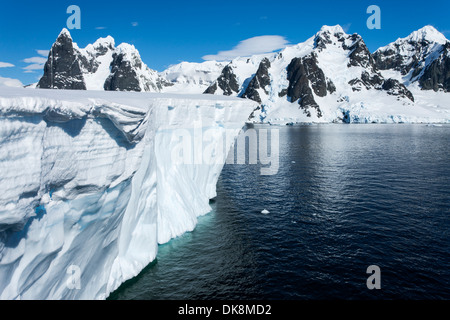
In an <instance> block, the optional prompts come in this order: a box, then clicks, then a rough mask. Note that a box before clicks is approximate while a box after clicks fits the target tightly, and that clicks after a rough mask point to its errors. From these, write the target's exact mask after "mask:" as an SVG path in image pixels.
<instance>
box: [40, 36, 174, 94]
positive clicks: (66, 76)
mask: <svg viewBox="0 0 450 320" xmlns="http://www.w3.org/2000/svg"><path fill="white" fill-rule="evenodd" d="M170 85H171V83H170V82H169V81H167V80H166V79H164V78H163V77H161V76H160V75H159V74H158V72H156V71H154V70H152V69H150V68H148V67H147V65H146V64H145V63H143V61H142V59H141V57H140V55H139V52H138V51H137V49H136V48H135V47H134V46H132V45H129V44H126V43H123V44H121V45H119V46H118V47H115V44H114V39H113V38H112V37H109V36H108V37H106V38H100V39H98V40H97V41H96V42H95V43H94V44H89V45H88V46H87V47H86V48H84V49H80V48H79V47H78V46H77V45H76V44H75V43H73V41H72V38H71V36H70V33H69V31H67V30H66V29H63V31H62V32H61V34H60V35H59V36H58V38H57V40H56V42H55V43H54V44H53V46H52V49H51V51H50V54H49V58H48V61H47V62H46V64H45V67H44V75H43V77H42V78H41V79H40V81H39V83H38V85H37V87H38V88H52V89H78V90H108V91H152V92H159V91H161V90H162V89H163V88H164V87H166V86H170Z"/></svg>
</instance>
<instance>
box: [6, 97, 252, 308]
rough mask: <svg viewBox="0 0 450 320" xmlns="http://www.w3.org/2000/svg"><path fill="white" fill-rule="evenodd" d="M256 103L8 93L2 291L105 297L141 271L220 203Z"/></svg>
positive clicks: (23, 295)
mask: <svg viewBox="0 0 450 320" xmlns="http://www.w3.org/2000/svg"><path fill="white" fill-rule="evenodd" d="M63 95H64V96H63ZM63 97H64V98H63ZM50 98H51V99H50ZM113 101H114V102H113ZM126 103H128V104H126ZM253 108H254V105H253V103H250V102H246V101H243V100H233V99H221V100H220V101H217V100H213V99H212V98H203V97H196V98H188V97H179V96H162V95H150V94H140V95H137V94H132V93H112V94H110V95H108V94H107V93H93V92H84V93H72V92H69V91H66V92H65V93H64V94H62V93H60V92H58V93H54V92H49V91H46V92H45V93H44V92H42V93H41V92H40V90H38V93H35V92H33V93H24V92H22V91H15V92H11V91H10V92H8V93H6V92H0V185H1V189H2V190H1V192H0V298H1V299H104V298H106V297H107V296H108V295H109V293H111V292H112V291H113V290H115V289H116V288H118V286H119V285H120V284H121V283H123V282H124V281H126V280H127V279H130V278H132V277H134V276H136V275H137V274H138V273H139V272H140V271H141V270H142V269H143V268H144V267H145V266H146V265H147V264H148V263H150V262H151V261H152V260H153V259H154V258H155V257H156V254H157V246H158V243H164V242H167V241H169V240H170V239H171V238H173V237H175V236H178V235H181V234H182V233H184V232H186V231H191V230H193V229H194V227H195V225H196V223H197V217H198V216H199V215H202V214H205V213H207V212H209V210H210V208H209V199H210V198H212V197H214V196H215V186H216V183H217V179H218V177H219V175H220V171H221V170H222V167H223V164H224V161H225V156H226V152H227V151H228V150H229V148H230V146H231V144H233V143H234V142H233V141H234V140H233V139H234V137H235V136H236V135H237V134H238V132H239V130H240V129H241V128H242V126H243V125H244V122H245V120H247V118H248V115H249V114H250V113H251V111H252V110H253ZM230 137H231V138H230ZM186 146H188V147H189V148H184V147H186ZM180 150H181V151H182V152H181V155H182V157H181V162H180V161H179V160H180V159H179V157H178V156H179V155H180V152H179V151H180ZM189 150H190V151H189Z"/></svg>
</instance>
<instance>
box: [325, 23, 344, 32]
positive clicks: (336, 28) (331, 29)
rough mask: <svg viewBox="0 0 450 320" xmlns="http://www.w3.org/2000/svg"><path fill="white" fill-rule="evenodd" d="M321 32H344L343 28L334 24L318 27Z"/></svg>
mask: <svg viewBox="0 0 450 320" xmlns="http://www.w3.org/2000/svg"><path fill="white" fill-rule="evenodd" d="M323 32H329V33H331V34H336V33H344V34H345V31H344V29H343V28H342V27H341V26H340V25H339V24H337V25H335V26H326V25H325V26H323V27H322V28H320V31H319V33H323Z"/></svg>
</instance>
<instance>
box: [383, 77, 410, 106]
mask: <svg viewBox="0 0 450 320" xmlns="http://www.w3.org/2000/svg"><path fill="white" fill-rule="evenodd" d="M382 89H383V90H385V91H386V92H387V93H388V94H390V95H393V96H398V97H402V98H408V99H409V100H411V101H412V102H414V96H413V94H412V93H411V91H409V90H408V89H406V87H405V85H404V84H403V83H400V82H399V81H398V80H395V79H387V80H385V81H384V83H383V85H382Z"/></svg>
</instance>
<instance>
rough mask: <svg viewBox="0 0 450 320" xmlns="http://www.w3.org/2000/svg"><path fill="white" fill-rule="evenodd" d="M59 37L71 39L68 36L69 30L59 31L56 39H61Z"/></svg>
mask: <svg viewBox="0 0 450 320" xmlns="http://www.w3.org/2000/svg"><path fill="white" fill-rule="evenodd" d="M61 36H66V37H68V38H70V39H72V36H71V35H70V32H69V30H67V29H66V28H63V29H62V30H61V32H60V33H59V36H58V38H59V37H61Z"/></svg>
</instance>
